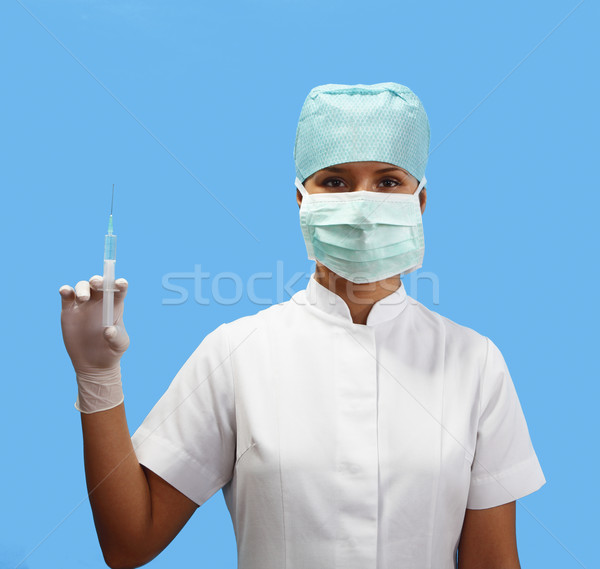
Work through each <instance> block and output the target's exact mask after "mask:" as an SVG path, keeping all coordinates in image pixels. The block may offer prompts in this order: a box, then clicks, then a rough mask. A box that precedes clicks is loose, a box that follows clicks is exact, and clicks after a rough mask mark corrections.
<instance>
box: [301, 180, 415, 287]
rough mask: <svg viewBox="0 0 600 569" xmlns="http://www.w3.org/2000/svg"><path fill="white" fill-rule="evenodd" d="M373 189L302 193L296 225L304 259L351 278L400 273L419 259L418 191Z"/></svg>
mask: <svg viewBox="0 0 600 569" xmlns="http://www.w3.org/2000/svg"><path fill="white" fill-rule="evenodd" d="M425 183H426V179H425V176H423V177H422V179H421V181H420V182H419V186H418V187H417V190H416V191H415V193H414V194H396V193H381V192H372V191H362V190H361V191H357V192H339V193H318V194H309V193H308V192H307V191H306V188H305V187H304V185H303V184H302V182H300V180H299V179H298V178H296V182H295V184H296V187H297V188H298V190H299V191H300V193H301V194H302V203H301V205H300V226H301V228H302V235H303V236H304V242H305V243H306V252H307V253H308V258H309V259H312V260H318V261H319V262H320V263H322V264H323V265H325V266H326V267H327V268H329V269H331V270H332V271H333V272H334V273H336V274H337V275H340V276H341V277H343V278H345V279H347V280H349V281H352V282H353V283H370V282H375V281H380V280H383V279H386V278H388V277H391V276H394V275H400V276H403V275H405V274H407V273H410V272H412V271H414V270H416V269H419V268H420V267H421V266H422V264H423V254H424V252H425V242H424V239H423V220H422V217H421V205H420V203H419V194H420V193H421V190H422V189H423V187H424V186H425Z"/></svg>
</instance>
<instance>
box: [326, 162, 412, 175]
mask: <svg viewBox="0 0 600 569" xmlns="http://www.w3.org/2000/svg"><path fill="white" fill-rule="evenodd" d="M393 171H396V172H397V173H398V172H404V173H405V174H408V172H406V170H404V169H403V168H400V167H399V166H396V165H395V164H390V163H389V162H376V161H371V160H369V161H364V162H344V163H342V164H334V165H332V166H327V167H326V168H322V169H321V170H317V172H315V174H318V173H320V172H322V173H369V174H371V173H372V174H375V173H379V172H393Z"/></svg>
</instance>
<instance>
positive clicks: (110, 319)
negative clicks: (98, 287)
mask: <svg viewBox="0 0 600 569" xmlns="http://www.w3.org/2000/svg"><path fill="white" fill-rule="evenodd" d="M114 294H115V261H114V260H112V259H105V260H104V275H103V278H102V326H112V325H113V324H114V323H115V320H114V307H115V297H114Z"/></svg>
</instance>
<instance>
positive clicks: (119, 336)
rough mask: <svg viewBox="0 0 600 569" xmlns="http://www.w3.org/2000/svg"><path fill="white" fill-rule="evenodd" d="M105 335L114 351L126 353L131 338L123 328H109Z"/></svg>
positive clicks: (105, 330) (104, 332) (105, 329)
mask: <svg viewBox="0 0 600 569" xmlns="http://www.w3.org/2000/svg"><path fill="white" fill-rule="evenodd" d="M103 334H104V338H105V339H106V341H107V342H108V344H109V345H110V347H111V348H113V350H115V351H117V352H124V351H125V350H126V349H127V348H128V347H129V336H128V334H127V332H126V331H125V328H124V327H123V326H107V327H106V328H104V331H103Z"/></svg>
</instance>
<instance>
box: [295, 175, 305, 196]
mask: <svg viewBox="0 0 600 569" xmlns="http://www.w3.org/2000/svg"><path fill="white" fill-rule="evenodd" d="M294 183H295V184H296V187H297V188H298V190H299V192H300V193H301V194H302V196H303V197H306V196H307V195H308V192H307V191H306V188H305V187H304V185H303V184H302V182H301V181H300V180H299V178H298V177H297V176H296V181H295V182H294Z"/></svg>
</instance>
